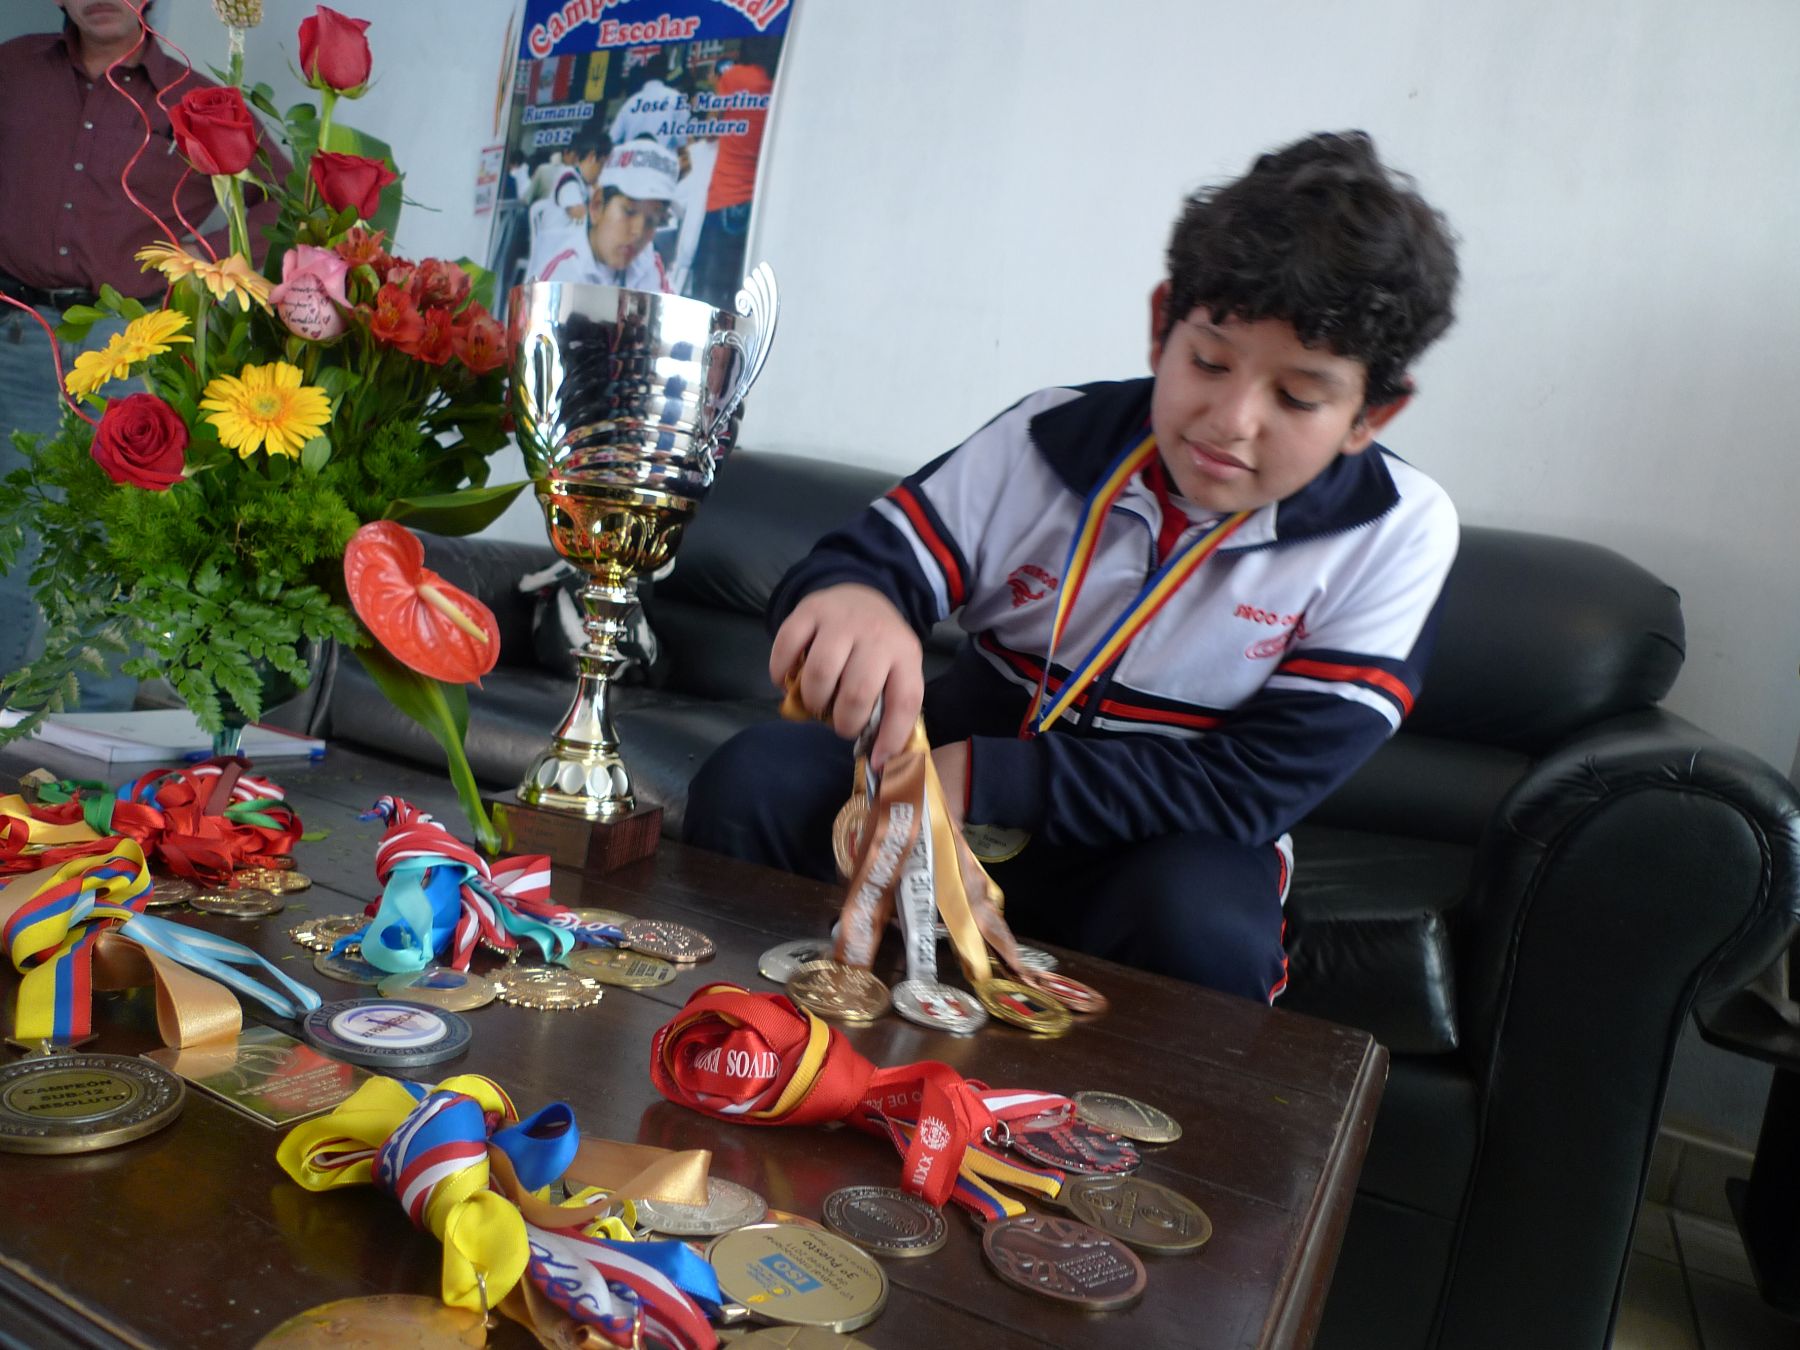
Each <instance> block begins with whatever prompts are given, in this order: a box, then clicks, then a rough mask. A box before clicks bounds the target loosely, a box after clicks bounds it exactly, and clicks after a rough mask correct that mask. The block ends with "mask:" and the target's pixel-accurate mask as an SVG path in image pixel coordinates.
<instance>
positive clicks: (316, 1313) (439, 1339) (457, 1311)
mask: <svg viewBox="0 0 1800 1350" xmlns="http://www.w3.org/2000/svg"><path fill="white" fill-rule="evenodd" d="M486 1344H487V1319H486V1318H485V1317H483V1316H482V1315H481V1314H480V1313H479V1312H476V1311H475V1310H474V1309H471V1308H452V1307H450V1306H449V1305H448V1304H446V1303H444V1302H443V1301H442V1300H440V1299H435V1298H427V1297H425V1296H424V1295H423V1294H369V1295H367V1296H365V1297H363V1298H342V1299H339V1300H337V1302H335V1303H324V1304H321V1305H320V1306H318V1307H317V1308H309V1309H307V1310H306V1311H305V1312H303V1313H300V1314H298V1315H296V1316H294V1317H290V1318H288V1320H287V1321H285V1322H283V1323H282V1324H281V1325H280V1326H278V1327H276V1328H275V1329H274V1330H273V1331H271V1332H269V1333H268V1334H267V1335H266V1336H264V1337H263V1338H262V1339H261V1340H260V1341H258V1342H257V1343H256V1347H255V1350H264V1348H265V1347H267V1350H277V1347H279V1348H280V1350H310V1348H311V1347H315V1346H316V1347H325V1346H330V1347H332V1348H333V1350H388V1348H389V1347H391V1346H399V1345H404V1346H407V1347H409V1350H450V1348H451V1347H455V1346H483V1345H486Z"/></svg>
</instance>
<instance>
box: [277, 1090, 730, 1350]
mask: <svg viewBox="0 0 1800 1350" xmlns="http://www.w3.org/2000/svg"><path fill="white" fill-rule="evenodd" d="M580 1147H581V1141H580V1136H579V1134H578V1133H577V1131H576V1128H575V1118H574V1113H573V1112H572V1111H570V1109H569V1108H568V1107H567V1106H566V1105H564V1104H562V1103H555V1104H552V1105H551V1106H548V1107H545V1108H544V1109H543V1110H541V1111H539V1112H537V1113H536V1114H535V1115H533V1116H529V1117H526V1118H525V1119H520V1118H519V1115H518V1109H517V1108H516V1107H515V1106H514V1105H513V1103H512V1100H511V1098H510V1097H508V1096H507V1094H506V1092H505V1090H504V1089H502V1088H501V1087H500V1086H499V1084H497V1083H495V1082H493V1081H492V1080H491V1079H487V1078H483V1077H480V1076H479V1075H475V1074H464V1075H459V1076H457V1077H454V1078H449V1079H446V1080H445V1081H443V1082H442V1083H440V1084H438V1085H437V1086H436V1087H435V1088H431V1087H427V1086H425V1085H423V1084H418V1083H408V1082H403V1081H400V1080H397V1079H391V1078H373V1079H371V1080H369V1081H368V1082H367V1083H365V1084H363V1086H362V1087H361V1088H359V1089H358V1090H357V1091H356V1093H355V1094H354V1095H352V1096H351V1097H350V1099H349V1100H348V1101H346V1102H344V1103H343V1104H342V1105H341V1106H339V1107H338V1108H337V1109H336V1110H335V1111H333V1112H332V1113H331V1114H330V1115H328V1116H325V1117H322V1118H321V1119H319V1120H316V1121H307V1122H305V1123H303V1124H301V1125H298V1126H296V1127H295V1128H294V1129H293V1130H292V1131H291V1132H290V1133H289V1134H288V1136H287V1137H286V1138H285V1139H283V1140H282V1142H281V1146H280V1148H279V1149H278V1150H277V1152H276V1159H277V1161H278V1162H279V1163H280V1164H281V1166H282V1168H283V1169H284V1170H285V1171H286V1172H287V1174H288V1175H289V1176H291V1177H292V1178H293V1179H294V1180H295V1181H297V1182H298V1183H299V1184H300V1185H302V1186H304V1187H306V1188H307V1189H308V1190H313V1191H323V1190H332V1189H336V1188H338V1187H342V1186H353V1185H367V1184H373V1185H375V1186H376V1187H377V1188H378V1189H380V1190H381V1191H383V1192H385V1193H386V1194H388V1195H391V1196H392V1197H393V1198H394V1199H395V1200H396V1201H398V1202H399V1204H400V1206H401V1207H402V1208H403V1209H404V1210H405V1211H406V1214H407V1216H408V1217H409V1218H410V1219H411V1220H412V1222H413V1223H414V1224H415V1225H417V1226H418V1227H420V1228H422V1229H424V1230H426V1231H428V1232H430V1233H431V1234H433V1235H434V1236H435V1237H436V1238H437V1239H438V1240H439V1241H440V1242H441V1243H442V1244H443V1248H444V1263H443V1271H442V1296H443V1299H444V1302H446V1303H448V1304H451V1305H452V1306H455V1307H461V1308H470V1309H475V1310H480V1311H486V1310H487V1309H488V1308H489V1307H494V1306H497V1307H499V1308H500V1309H501V1310H502V1311H504V1312H506V1313H507V1315H509V1316H511V1317H514V1318H515V1319H517V1320H519V1321H521V1322H523V1323H524V1324H525V1325H526V1326H528V1327H532V1328H533V1329H534V1330H535V1331H537V1332H539V1334H540V1339H542V1338H543V1337H544V1336H546V1335H548V1334H549V1333H550V1332H551V1330H552V1327H553V1324H555V1323H557V1322H560V1321H562V1320H564V1319H573V1320H574V1321H576V1322H578V1323H580V1324H583V1325H585V1326H589V1327H592V1328H593V1329H594V1330H595V1331H596V1332H597V1333H598V1334H599V1335H600V1336H601V1338H602V1339H604V1340H605V1341H606V1342H607V1343H608V1344H611V1345H615V1346H619V1347H629V1346H632V1345H633V1344H634V1343H637V1341H638V1338H639V1337H640V1336H641V1334H642V1332H643V1331H645V1330H648V1331H653V1332H655V1333H656V1334H657V1335H660V1336H661V1337H662V1338H663V1340H664V1342H665V1343H666V1344H668V1345H670V1346H673V1347H676V1348H677V1350H714V1347H716V1345H717V1344H718V1340H717V1337H716V1336H715V1335H714V1334H713V1330H712V1326H711V1324H710V1320H709V1317H710V1314H712V1313H715V1312H716V1311H717V1310H718V1305H719V1302H720V1295H719V1287H718V1281H717V1279H716V1278H715V1277H714V1276H713V1274H712V1271H711V1269H710V1267H708V1266H707V1265H706V1264H705V1262H703V1261H701V1260H699V1258H698V1257H696V1256H694V1255H693V1253H692V1252H689V1251H687V1249H686V1248H685V1247H684V1246H683V1245H682V1244H680V1243H633V1242H631V1241H630V1240H629V1232H628V1230H627V1229H626V1228H625V1227H624V1226H623V1224H622V1223H620V1221H619V1220H618V1219H617V1218H612V1217H607V1215H606V1213H605V1211H606V1210H607V1208H608V1207H609V1206H610V1203H611V1202H610V1200H609V1198H608V1197H607V1196H606V1195H605V1194H603V1193H597V1192H594V1191H591V1190H584V1191H583V1192H581V1194H580V1197H579V1198H578V1199H577V1200H575V1201H572V1202H569V1203H565V1204H556V1203H552V1202H551V1201H549V1200H548V1199H547V1198H545V1197H544V1195H542V1194H540V1193H539V1192H540V1191H541V1189H542V1187H543V1186H545V1185H547V1184H549V1183H550V1182H552V1181H555V1180H557V1179H558V1178H559V1177H561V1176H562V1175H564V1173H565V1170H566V1169H567V1168H568V1167H569V1166H570V1164H571V1162H572V1161H573V1159H574V1158H575V1155H576V1152H577V1150H578V1149H579V1148H580ZM681 1253H685V1259H684V1257H683V1256H682V1255H681Z"/></svg>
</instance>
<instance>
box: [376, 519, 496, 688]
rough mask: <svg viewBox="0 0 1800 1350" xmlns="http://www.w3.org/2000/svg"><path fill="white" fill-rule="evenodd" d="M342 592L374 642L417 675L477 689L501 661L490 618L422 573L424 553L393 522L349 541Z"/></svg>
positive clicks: (425, 569)
mask: <svg viewBox="0 0 1800 1350" xmlns="http://www.w3.org/2000/svg"><path fill="white" fill-rule="evenodd" d="M344 584H345V585H346V586H347V587H348V588H349V591H350V603H351V604H352V605H354V606H355V607H356V614H357V617H358V618H360V619H361V620H362V621H363V622H364V623H365V624H367V625H368V626H369V631H370V632H371V633H373V634H374V635H375V640H376V641H377V642H379V643H380V644H381V645H382V646H383V647H386V648H387V650H388V653H389V654H390V655H391V656H393V658H394V659H395V660H396V661H399V662H400V663H401V664H402V665H405V666H410V667H411V668H412V669H413V670H416V671H418V672H419V674H421V675H429V676H430V677H431V678H432V679H434V680H446V681H448V682H450V683H452V684H467V683H469V682H470V681H476V682H479V681H480V679H481V677H482V676H483V675H485V674H487V673H488V672H489V671H490V670H492V669H493V668H494V663H495V662H496V661H498V660H499V659H500V629H499V627H498V626H497V625H496V624H495V623H494V614H493V611H492V610H490V609H489V608H488V607H487V606H486V605H484V604H482V603H481V601H479V600H477V599H476V598H475V597H474V596H472V595H469V594H467V593H466V592H463V591H460V590H458V589H457V588H456V587H454V586H452V585H451V584H450V583H449V582H447V581H445V580H444V579H443V578H442V577H440V576H439V575H438V574H437V573H436V572H433V571H432V570H431V569H430V568H428V567H426V566H425V547H424V545H423V544H421V543H420V542H419V541H418V539H417V538H416V537H415V536H414V535H413V533H412V531H411V530H409V529H407V528H406V527H405V526H404V525H401V524H399V523H398V522H396V521H392V520H372V521H370V522H369V523H368V524H367V525H365V526H363V527H362V528H361V529H360V530H358V531H357V532H356V533H355V534H353V535H351V536H350V543H349V545H348V547H346V548H345V549H344Z"/></svg>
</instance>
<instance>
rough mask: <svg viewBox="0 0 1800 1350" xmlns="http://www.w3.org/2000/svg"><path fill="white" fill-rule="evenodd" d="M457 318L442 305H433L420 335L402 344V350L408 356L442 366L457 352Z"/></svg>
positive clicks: (420, 330)
mask: <svg viewBox="0 0 1800 1350" xmlns="http://www.w3.org/2000/svg"><path fill="white" fill-rule="evenodd" d="M455 343H456V318H455V316H454V315H452V314H451V313H450V311H449V310H447V309H445V308H444V307H443V306H442V305H433V306H432V307H431V308H430V309H428V310H426V311H425V318H424V322H423V324H422V325H421V326H420V329H419V335H418V336H417V337H415V338H414V339H413V340H412V341H411V342H402V343H401V344H399V345H400V350H401V351H403V352H405V353H406V354H407V355H408V356H416V357H418V358H419V360H421V361H424V362H426V363H428V364H430V365H434V366H441V365H443V364H444V362H446V361H448V360H449V359H450V354H451V352H452V351H454V350H455Z"/></svg>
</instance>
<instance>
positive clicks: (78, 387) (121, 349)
mask: <svg viewBox="0 0 1800 1350" xmlns="http://www.w3.org/2000/svg"><path fill="white" fill-rule="evenodd" d="M187 326H188V319H187V315H185V314H182V313H180V312H178V311H176V310H172V309H159V310H157V311H156V312H155V313H152V314H146V315H144V316H143V317H142V318H140V319H133V320H132V321H131V322H130V323H128V324H126V325H125V331H124V332H123V333H114V334H113V335H112V336H111V337H110V338H108V339H107V340H106V345H105V346H104V347H102V348H100V349H99V350H97V351H91V352H83V353H82V354H81V355H80V356H77V357H76V358H75V368H74V369H73V370H71V371H70V372H69V374H68V378H67V379H65V380H64V381H63V384H64V387H65V388H67V389H68V391H69V392H70V393H71V394H72V395H74V396H75V397H76V398H86V397H87V396H88V395H89V394H92V393H93V392H95V391H96V390H97V389H99V388H100V386H101V385H103V384H106V383H108V382H109V381H112V380H122V379H124V378H125V377H126V376H127V375H129V374H131V368H132V367H133V366H135V365H137V364H139V363H140V362H143V361H148V360H149V359H150V358H151V357H153V356H161V355H162V354H163V353H164V352H166V351H168V350H169V345H170V344H171V343H175V342H192V341H193V340H194V339H193V338H191V337H187V336H184V335H183V334H182V331H181V330H182V329H184V328H186V327H187Z"/></svg>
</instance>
